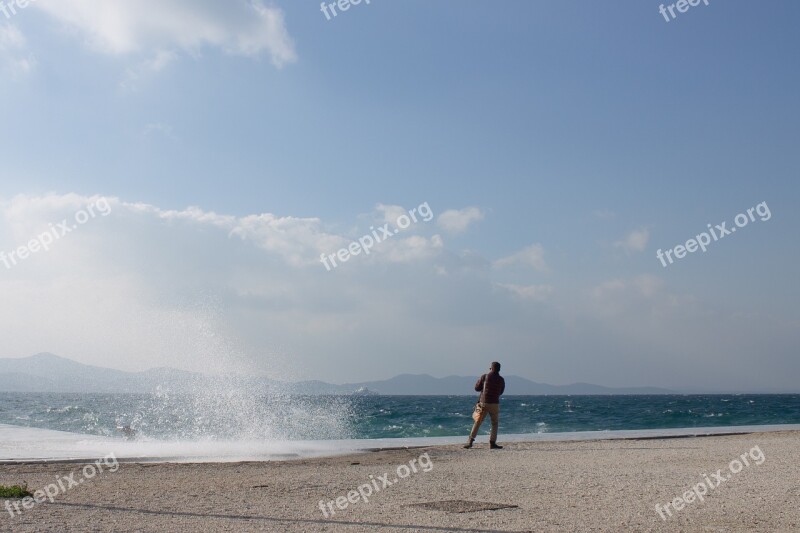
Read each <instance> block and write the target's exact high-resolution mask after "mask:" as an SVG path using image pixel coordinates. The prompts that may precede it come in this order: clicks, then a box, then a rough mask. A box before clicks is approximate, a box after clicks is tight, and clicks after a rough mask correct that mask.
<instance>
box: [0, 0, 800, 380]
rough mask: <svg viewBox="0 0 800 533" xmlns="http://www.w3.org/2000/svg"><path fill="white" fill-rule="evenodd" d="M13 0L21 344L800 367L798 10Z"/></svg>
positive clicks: (286, 360)
mask: <svg viewBox="0 0 800 533" xmlns="http://www.w3.org/2000/svg"><path fill="white" fill-rule="evenodd" d="M330 3H332V2H327V4H330ZM8 4H9V1H8V0H5V1H4V2H3V4H2V6H0V128H2V133H3V136H2V139H3V140H2V142H0V251H2V253H3V254H5V255H0V297H1V298H2V304H3V305H2V306H0V357H24V356H28V355H32V354H34V353H38V352H52V353H56V354H58V355H61V356H64V357H68V358H70V359H74V360H76V361H79V362H82V363H86V364H94V365H101V366H108V367H113V368H119V369H124V370H131V371H138V370H145V369H148V368H152V367H159V366H171V367H176V368H182V369H187V370H193V371H202V372H211V373H217V372H247V373H259V374H264V375H268V376H270V377H274V378H282V379H289V380H300V379H321V380H325V381H329V382H336V383H342V382H356V381H365V380H373V379H385V378H389V377H391V376H394V375H396V374H400V373H428V374H431V375H434V376H442V377H443V376H448V375H477V374H480V373H481V372H484V371H485V370H486V368H487V367H488V363H489V362H490V361H492V360H498V361H501V362H502V363H503V371H504V373H506V374H513V375H519V376H524V377H527V378H529V379H532V380H534V381H539V382H544V383H552V384H567V383H573V382H591V383H596V384H601V385H607V386H659V387H666V388H673V389H681V390H683V389H702V390H708V391H719V390H725V391H730V390H740V391H754V390H758V391H768V392H771V391H798V390H800V389H798V385H797V380H796V376H797V375H798V372H800V358H799V357H798V355H800V354H798V347H799V346H800V342H799V341H800V333H798V332H800V313H799V312H798V307H797V305H796V302H797V301H798V299H800V290H798V284H797V282H796V278H797V276H796V273H797V265H798V259H800V257H798V256H799V255H800V254H798V252H799V251H800V248H798V239H797V230H798V229H799V228H800V224H798V214H797V213H798V209H797V208H798V206H799V204H800V186H798V184H797V183H798V182H797V176H798V171H799V170H800V150H798V141H799V140H800V131H799V130H798V124H800V105H798V101H797V94H800V68H798V67H800V65H798V63H799V62H800V56H798V54H797V50H798V49H800V34H798V32H797V31H796V28H795V21H796V20H797V19H798V17H800V5H799V4H797V3H796V2H791V1H789V0H780V1H779V0H776V1H774V2H769V3H764V4H756V3H753V2H745V1H740V0H726V1H725V2H722V1H720V0H710V1H709V3H708V5H705V3H704V2H702V1H701V2H700V3H699V4H698V5H697V6H694V7H689V8H688V9H687V10H686V12H683V13H680V12H679V11H676V10H673V11H674V13H675V15H676V17H675V18H674V19H672V18H671V17H670V16H669V15H668V14H667V15H662V14H661V13H660V12H659V6H660V5H661V3H660V2H658V1H649V0H648V1H642V0H630V1H629V0H620V1H618V2H613V3H599V2H590V1H588V0H580V1H575V2H544V1H539V0H535V1H529V0H505V1H503V2H499V3H494V4H489V3H480V2H453V1H441V2H426V1H420V0H406V1H403V2H397V1H394V2H392V1H389V0H371V2H369V3H366V0H364V1H363V2H361V3H360V4H357V5H350V7H349V9H347V10H346V11H341V10H339V9H338V8H337V15H336V16H331V14H330V8H327V11H328V12H329V13H328V16H326V14H325V13H324V12H323V10H322V9H321V5H320V3H319V2H308V1H300V0H295V1H292V2H289V1H288V0H275V1H274V2H266V1H261V0H191V1H190V0H138V1H137V2H132V1H122V0H119V1H110V0H35V1H32V2H31V3H30V4H28V5H27V6H26V7H24V8H21V7H18V6H17V5H16V4H13V7H14V9H13V10H11V8H10V7H9V5H8ZM23 4H24V2H23ZM667 5H669V4H667ZM3 6H5V7H6V9H5V10H4V9H3V8H2V7H3ZM5 13H8V15H6V14H5ZM667 13H668V11H667ZM667 18H670V20H669V21H667V20H666V19H667ZM748 209H751V211H750V215H748V214H747V210H748ZM412 210H415V211H413V213H414V218H416V221H414V220H413V219H412V217H411V216H410V215H409V213H410V212H412ZM740 213H741V214H742V216H743V217H744V218H740V219H738V220H740V221H743V222H746V224H743V225H742V226H741V227H736V224H735V220H737V219H736V218H735V217H736V216H737V215H738V214H740ZM403 214H406V216H408V219H407V220H408V223H404V222H405V220H406V219H402V218H401V219H400V220H401V221H403V222H400V224H398V222H399V221H398V217H400V216H401V215H403ZM76 217H77V218H76ZM64 220H66V221H67V224H64V223H63V222H62V221H64ZM723 222H725V223H726V226H725V227H726V230H730V229H731V228H733V227H736V232H731V233H729V234H727V235H725V236H724V237H722V238H720V239H718V240H714V239H713V238H712V239H710V243H709V244H708V245H707V246H706V251H702V250H700V249H698V250H696V251H694V252H693V253H686V252H685V251H684V252H682V253H680V255H683V253H685V254H686V255H685V256H683V257H681V258H677V257H676V255H678V254H679V250H674V248H675V247H676V246H677V245H683V246H687V241H689V240H690V239H694V240H698V239H697V236H698V235H700V234H701V233H703V232H706V233H707V234H708V232H709V231H711V230H710V229H709V227H708V225H709V224H711V229H714V228H716V226H717V225H718V224H721V223H723ZM384 224H389V227H388V230H389V232H390V233H391V237H383V238H384V239H385V241H384V240H383V239H381V237H382V236H383V235H385V234H384V233H382V232H381V231H380V230H379V228H381V227H383V226H384ZM398 225H405V226H407V227H405V228H403V229H402V230H400V228H398ZM394 229H398V232H397V233H394ZM714 231H715V232H716V230H714ZM46 233H49V234H50V235H51V236H53V237H52V241H53V242H52V243H49V242H46V241H48V240H51V239H50V238H49V237H45V236H44V234H46ZM719 233H722V231H719ZM366 236H370V237H371V239H372V240H373V241H378V242H374V243H373V245H372V246H371V247H370V246H366V245H368V244H369V241H366V240H364V239H365V237H366ZM715 236H717V235H716V234H715ZM709 237H710V235H709ZM717 237H718V236H717ZM359 239H362V242H363V243H365V244H364V245H363V246H362V245H361V244H355V245H352V244H351V243H354V242H355V243H358V241H359ZM32 241H35V243H32ZM45 244H46V246H44V245H45ZM352 246H354V247H352ZM696 246H697V245H694V247H696ZM45 248H46V249H45ZM347 248H349V250H347V251H345V252H339V250H341V249H347ZM364 248H367V249H366V250H365V249H364ZM34 249H36V250H34ZM367 251H369V253H368V254H367V253H366V252H367ZM659 251H660V252H661V254H662V255H661V257H663V258H664V259H660V258H659V256H658V255H657V254H658V253H659ZM665 251H670V255H669V256H665V255H664V253H665ZM356 252H358V254H357V255H356ZM337 253H341V254H342V255H341V256H340V257H338V258H337V257H336V254H337ZM351 253H352V255H350V254H351ZM331 256H333V261H332V260H331ZM322 257H324V258H325V261H324V262H323V261H321V258H322ZM341 257H344V258H345V259H344V260H343V259H341ZM4 258H5V259H4ZM667 259H672V263H670V262H669V261H668V260H667ZM334 261H335V263H336V265H335V266H333V264H332V262H334ZM665 264H666V266H664V265H665ZM326 265H327V266H326ZM509 392H510V391H509Z"/></svg>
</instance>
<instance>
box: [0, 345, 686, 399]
mask: <svg viewBox="0 0 800 533" xmlns="http://www.w3.org/2000/svg"><path fill="white" fill-rule="evenodd" d="M476 379H477V376H475V377H473V376H448V377H445V378H435V377H433V376H429V375H427V374H401V375H399V376H395V377H393V378H391V379H386V380H382V381H365V382H361V383H346V384H344V385H334V384H331V383H326V382H324V381H301V382H298V383H286V382H280V381H273V380H270V379H268V378H264V377H251V376H233V375H227V376H219V377H217V376H207V375H204V374H200V373H196V372H187V371H184V370H176V369H174V368H153V369H150V370H146V371H144V372H125V371H122V370H113V369H110V368H103V367H98V366H91V365H84V364H82V363H78V362H75V361H72V360H69V359H65V358H63V357H59V356H57V355H53V354H51V353H40V354H36V355H32V356H30V357H23V358H21V359H0V392H76V393H87V392H100V393H103V392H107V393H108V392H123V393H148V392H155V391H169V392H186V391H192V390H198V388H204V387H211V386H215V387H219V386H222V387H223V388H224V387H231V388H232V387H237V388H238V387H246V388H247V389H248V390H253V391H254V392H256V393H258V392H264V393H267V392H272V393H274V392H278V393H282V394H310V395H319V394H336V395H342V394H355V395H372V394H385V395H447V396H451V395H453V396H457V395H471V394H475V392H474V391H473V387H474V386H475V381H476ZM506 391H507V392H508V394H514V395H528V394H531V395H538V394H541V395H560V394H563V395H567V394H569V395H582V394H674V393H675V392H674V391H670V390H667V389H659V388H655V387H639V388H623V389H615V388H610V387H602V386H600V385H591V384H589V383H575V384H573V385H547V384H544V383H536V382H534V381H530V380H528V379H525V378H522V377H519V376H506Z"/></svg>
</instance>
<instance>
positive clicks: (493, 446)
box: [470, 442, 503, 450]
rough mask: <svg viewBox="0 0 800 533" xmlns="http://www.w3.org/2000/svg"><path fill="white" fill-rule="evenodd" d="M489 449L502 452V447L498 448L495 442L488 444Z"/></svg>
mask: <svg viewBox="0 0 800 533" xmlns="http://www.w3.org/2000/svg"><path fill="white" fill-rule="evenodd" d="M470 446H472V443H470ZM489 449H490V450H502V449H503V447H502V446H499V445H498V444H497V443H496V442H490V443H489Z"/></svg>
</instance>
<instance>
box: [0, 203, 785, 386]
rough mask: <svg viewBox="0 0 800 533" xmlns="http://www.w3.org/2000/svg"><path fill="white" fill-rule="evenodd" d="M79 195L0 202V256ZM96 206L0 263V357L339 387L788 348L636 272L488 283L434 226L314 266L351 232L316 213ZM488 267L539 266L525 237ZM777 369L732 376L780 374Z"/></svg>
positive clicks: (724, 368)
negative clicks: (61, 231)
mask: <svg viewBox="0 0 800 533" xmlns="http://www.w3.org/2000/svg"><path fill="white" fill-rule="evenodd" d="M96 200H97V198H91V197H85V196H81V195H77V194H66V195H56V194H52V195H48V196H41V197H35V196H17V197H15V198H12V199H11V200H9V201H2V200H0V251H4V252H5V253H6V254H8V252H10V251H11V250H15V249H17V248H18V247H19V246H22V245H24V244H25V243H27V242H28V241H29V240H30V239H31V238H33V237H35V236H36V235H38V234H40V233H42V232H43V231H47V230H48V228H49V224H51V223H53V224H55V223H58V222H59V221H60V220H62V219H64V218H67V219H69V218H70V217H74V214H75V212H76V211H77V210H79V209H82V208H86V206H87V205H88V204H90V203H92V202H94V201H96ZM109 202H110V205H111V207H112V211H111V213H110V214H109V215H108V216H106V217H96V218H95V219H92V220H90V221H88V222H87V223H86V224H84V225H82V226H81V227H80V228H79V229H76V230H75V231H73V232H72V233H70V234H69V235H67V236H64V237H63V238H61V239H59V240H58V241H56V243H55V245H53V246H52V247H51V249H50V250H49V251H47V252H38V253H35V254H33V255H31V256H30V257H28V258H27V259H25V260H24V261H23V262H21V263H19V264H17V265H16V266H14V267H13V268H10V269H6V268H5V266H3V264H2V260H1V259H0V294H2V296H3V305H2V306H0V338H2V339H3V350H2V353H0V357H3V356H25V355H30V354H32V353H36V352H41V351H51V352H55V353H58V354H60V355H64V356H67V357H72V358H75V359H77V360H79V361H81V362H84V363H89V364H98V365H103V366H112V367H118V368H126V369H144V368H148V367H154V366H178V367H182V368H187V369H191V370H201V371H206V370H212V371H213V370H215V369H217V370H218V369H225V370H228V371H232V370H238V371H242V369H246V370H247V371H248V372H250V371H252V372H256V371H258V372H263V371H266V372H268V373H269V374H271V375H273V377H281V378H283V379H301V378H317V379H325V380H328V381H339V382H342V381H347V380H350V381H357V380H361V379H377V378H386V377H390V376H392V375H395V374H399V373H403V372H409V371H416V370H415V369H419V368H424V369H425V372H429V373H432V374H435V375H440V376H443V375H449V374H460V373H464V372H470V371H475V370H474V369H475V368H478V369H479V368H482V367H483V365H485V364H486V362H487V357H488V355H487V354H502V358H503V359H502V361H503V364H504V367H506V368H508V369H509V373H511V374H518V375H526V376H528V377H531V378H538V380H539V381H545V382H557V383H564V382H574V381H593V382H599V383H601V384H637V385H638V384H656V385H663V386H674V384H675V383H697V384H699V385H703V386H712V385H715V384H716V385H718V386H720V387H721V388H724V385H725V383H724V382H721V381H720V380H722V379H727V378H730V377H738V378H740V379H741V380H752V379H753V375H752V370H751V369H752V366H749V367H748V362H749V363H752V359H751V358H752V355H751V354H752V353H757V352H758V353H762V352H763V353H765V354H767V355H765V356H764V357H765V358H766V360H767V361H770V357H771V356H770V355H769V354H770V353H778V355H779V356H782V354H783V353H784V352H781V351H780V350H781V349H782V346H784V347H785V346H786V345H792V346H796V342H795V340H796V338H797V333H796V330H797V328H796V323H789V322H791V321H788V322H780V323H779V322H774V321H768V320H767V318H769V317H758V316H756V317H754V316H751V315H750V314H748V315H747V316H744V317H742V316H739V315H738V314H740V313H741V311H742V308H737V309H733V310H730V311H729V310H727V309H724V308H720V309H714V308H711V309H709V308H708V307H707V306H704V305H702V303H701V302H700V301H698V300H697V299H695V298H693V297H691V296H686V295H680V294H674V293H673V292H671V291H670V290H669V287H668V286H667V284H666V283H665V281H664V280H663V279H661V278H658V277H655V276H651V275H642V276H634V277H631V278H621V279H616V280H608V281H605V282H602V283H596V284H593V285H592V286H586V285H584V284H582V281H583V280H581V279H578V278H571V279H570V280H569V282H568V283H565V284H564V285H563V286H562V285H559V286H552V285H535V284H531V283H530V282H528V281H527V280H525V277H526V274H530V272H525V269H522V271H521V272H515V273H513V274H520V275H519V276H518V277H517V278H516V279H515V280H513V281H511V282H506V281H505V280H503V283H498V281H499V280H495V279H493V275H495V274H501V273H498V272H495V271H492V269H491V268H489V261H488V260H487V259H486V258H485V257H483V256H482V255H480V254H479V253H477V252H468V253H467V252H454V251H452V250H448V249H447V247H446V243H445V242H444V240H443V239H442V237H441V236H439V235H437V234H435V233H424V231H428V232H433V229H434V227H432V226H429V225H424V224H420V225H419V226H420V233H416V234H411V235H409V236H407V237H406V236H405V235H402V234H398V235H395V236H393V237H391V238H389V239H388V240H387V241H386V242H382V243H380V244H378V245H376V246H375V247H374V249H373V250H374V253H373V254H371V255H370V256H369V257H365V256H363V255H361V256H358V257H353V258H351V259H350V260H349V261H348V262H347V263H345V264H343V265H340V266H339V267H338V268H337V269H335V270H333V271H330V272H329V271H327V270H326V269H325V267H324V266H323V265H322V264H321V263H320V262H319V253H334V252H335V251H336V250H337V249H339V248H340V247H341V246H343V245H344V244H346V243H349V242H350V240H351V239H352V237H351V236H350V235H349V234H348V235H347V236H343V235H338V234H334V233H331V232H330V231H328V230H326V229H325V228H326V224H325V223H324V221H322V220H320V219H318V218H314V217H307V218H302V217H294V216H288V215H276V214H271V213H260V214H250V215H246V216H233V215H229V214H225V213H215V212H213V211H208V210H204V209H201V208H198V207H189V208H185V209H163V208H161V207H158V206H154V205H149V204H143V203H129V202H125V201H123V200H120V199H110V200H109ZM367 223H368V222H367ZM363 233H366V231H365V230H364V228H362V231H361V234H363ZM499 263H500V265H501V266H502V265H522V266H524V267H526V268H529V267H532V266H535V267H537V268H538V269H541V268H544V267H546V265H545V263H544V258H543V249H542V248H541V245H533V246H530V247H527V248H525V249H523V250H522V251H520V252H518V253H516V254H514V255H512V256H510V257H509V258H504V260H500V261H499ZM502 274H503V275H504V276H506V275H509V274H511V273H510V272H506V271H503V272H502ZM759 343H761V344H763V345H762V346H759ZM787 353H788V352H787ZM771 360H772V361H773V362H774V360H775V359H774V358H773V359H771ZM774 368H779V366H775V367H774ZM780 368H783V369H784V370H785V365H784V366H783V367H780ZM470 369H473V370H470ZM720 372H722V373H723V377H720V378H716V379H717V381H716V382H714V383H712V382H711V381H708V378H707V376H709V375H713V376H718V375H719V373H720ZM786 374H787V372H785V371H783V372H776V371H772V372H765V373H762V374H759V377H758V379H759V380H760V381H759V382H758V384H755V382H754V381H748V383H752V385H750V386H753V387H755V386H758V385H759V384H770V383H772V382H774V384H778V383H789V377H783V376H784V375H786ZM654 376H655V377H654ZM693 380H694V381H693ZM703 380H705V381H703ZM782 380H783V381H782ZM788 386H789V385H787V387H788Z"/></svg>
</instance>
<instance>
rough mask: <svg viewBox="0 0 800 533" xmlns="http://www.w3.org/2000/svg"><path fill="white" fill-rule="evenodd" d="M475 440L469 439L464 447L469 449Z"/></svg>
mask: <svg viewBox="0 0 800 533" xmlns="http://www.w3.org/2000/svg"><path fill="white" fill-rule="evenodd" d="M473 442H475V439H469V442H468V443H466V444H465V445H464V448H465V449H467V450H469V449H470V448H472V443H473Z"/></svg>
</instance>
